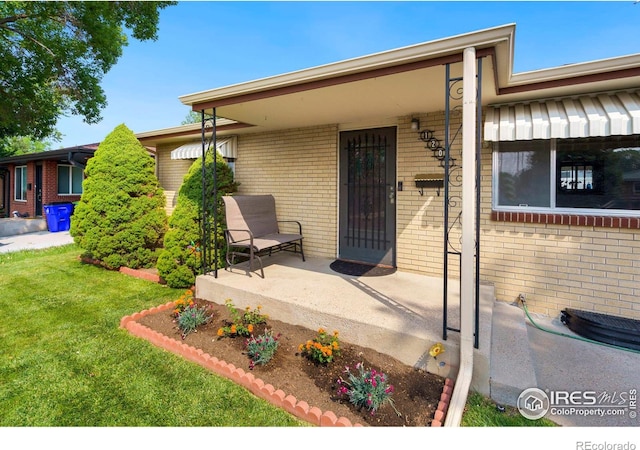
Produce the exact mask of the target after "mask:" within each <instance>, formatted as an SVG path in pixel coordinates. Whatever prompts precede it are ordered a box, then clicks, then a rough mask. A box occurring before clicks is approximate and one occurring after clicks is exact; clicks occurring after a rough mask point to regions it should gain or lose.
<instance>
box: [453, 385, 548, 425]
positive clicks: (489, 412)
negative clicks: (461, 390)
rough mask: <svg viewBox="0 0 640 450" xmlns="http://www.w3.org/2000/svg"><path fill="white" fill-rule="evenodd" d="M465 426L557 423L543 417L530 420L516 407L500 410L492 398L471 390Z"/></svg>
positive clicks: (465, 415) (463, 422) (464, 420)
mask: <svg viewBox="0 0 640 450" xmlns="http://www.w3.org/2000/svg"><path fill="white" fill-rule="evenodd" d="M460 425H462V426H463V427H555V426H557V424H555V423H554V422H552V421H550V420H548V419H545V418H542V419H538V420H530V419H527V418H526V417H523V416H522V415H521V414H520V413H519V412H518V410H517V409H516V408H511V407H505V409H504V411H499V410H498V408H497V405H496V404H495V403H494V402H493V401H492V400H490V399H488V398H486V397H484V396H482V395H480V394H478V393H477V392H470V393H469V397H468V398H467V406H466V410H465V412H464V414H463V416H462V421H461V424H460Z"/></svg>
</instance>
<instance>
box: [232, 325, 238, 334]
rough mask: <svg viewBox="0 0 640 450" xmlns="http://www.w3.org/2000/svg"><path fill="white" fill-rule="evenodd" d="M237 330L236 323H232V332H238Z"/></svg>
mask: <svg viewBox="0 0 640 450" xmlns="http://www.w3.org/2000/svg"><path fill="white" fill-rule="evenodd" d="M236 331H237V329H236V326H235V324H234V325H231V333H232V334H236Z"/></svg>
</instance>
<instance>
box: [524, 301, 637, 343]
mask: <svg viewBox="0 0 640 450" xmlns="http://www.w3.org/2000/svg"><path fill="white" fill-rule="evenodd" d="M518 300H519V301H520V302H521V303H522V308H523V309H524V313H525V314H526V315H527V318H528V319H529V322H531V324H532V325H533V326H534V327H536V328H537V329H538V330H540V331H544V332H546V333H551V334H555V335H556V336H562V337H567V338H571V339H576V340H578V341H583V342H589V343H591V344H597V345H602V346H603V347H609V348H615V349H618V350H624V351H626V352H631V353H636V354H640V351H638V350H634V349H631V348H626V347H620V346H618V345H613V344H607V343H605V342H600V341H595V340H593V339H588V338H585V337H581V336H574V335H571V334H566V333H560V332H558V331H554V330H549V329H548V328H543V327H541V326H540V325H538V324H537V323H535V322H534V320H533V319H532V318H531V315H530V314H529V310H528V309H527V304H526V302H525V300H524V298H519V299H518Z"/></svg>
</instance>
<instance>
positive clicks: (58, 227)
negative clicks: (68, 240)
mask: <svg viewBox="0 0 640 450" xmlns="http://www.w3.org/2000/svg"><path fill="white" fill-rule="evenodd" d="M44 213H45V215H46V216H47V228H49V231H50V232H52V233H56V232H58V231H69V229H70V228H71V214H73V203H52V204H50V205H44Z"/></svg>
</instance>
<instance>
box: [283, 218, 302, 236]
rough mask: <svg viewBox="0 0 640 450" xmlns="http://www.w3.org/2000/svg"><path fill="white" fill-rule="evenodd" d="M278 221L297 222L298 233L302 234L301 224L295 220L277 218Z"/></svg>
mask: <svg viewBox="0 0 640 450" xmlns="http://www.w3.org/2000/svg"><path fill="white" fill-rule="evenodd" d="M277 222H278V223H297V224H298V234H299V235H302V224H301V223H300V222H298V221H297V220H277Z"/></svg>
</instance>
